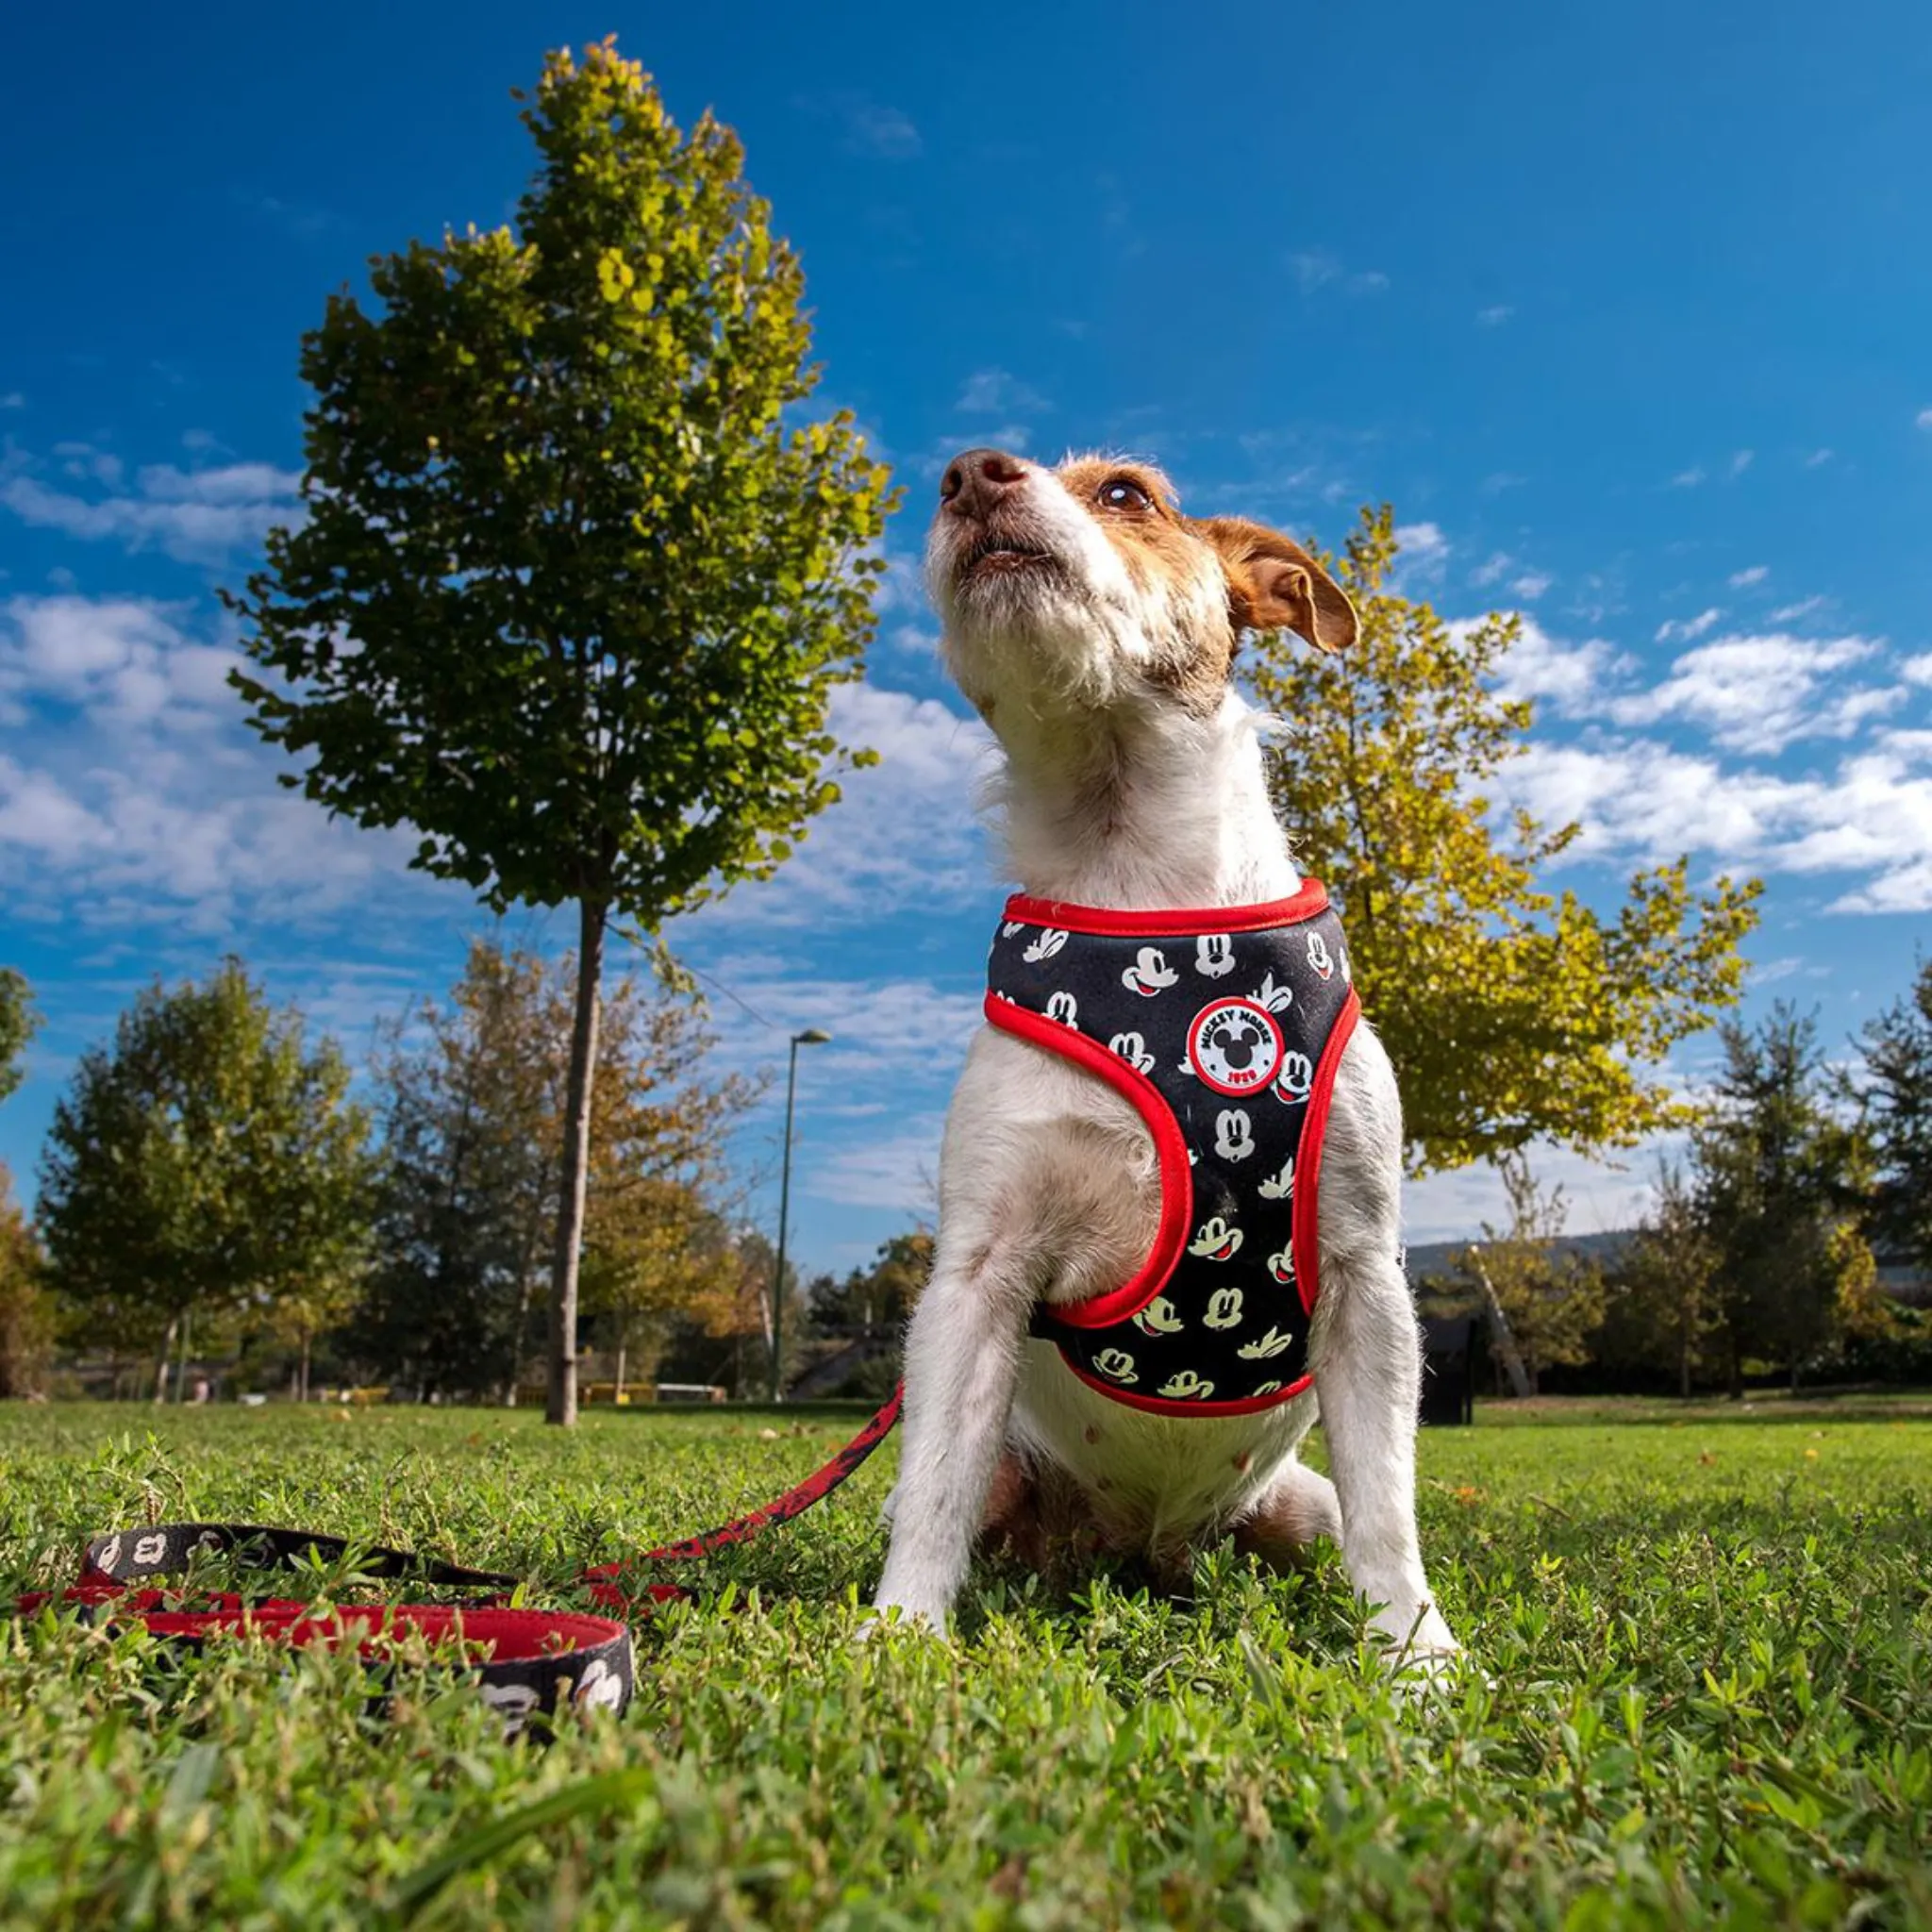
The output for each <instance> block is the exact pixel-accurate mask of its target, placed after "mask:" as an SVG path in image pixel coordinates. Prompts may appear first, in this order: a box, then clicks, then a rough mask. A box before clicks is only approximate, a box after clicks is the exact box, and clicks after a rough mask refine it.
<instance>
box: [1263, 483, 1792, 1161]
mask: <svg viewBox="0 0 1932 1932" xmlns="http://www.w3.org/2000/svg"><path fill="white" fill-rule="evenodd" d="M1396 552H1397V545H1396V541H1395V532H1394V517H1393V513H1392V512H1391V510H1390V509H1389V508H1387V506H1384V507H1383V508H1381V509H1379V510H1373V509H1365V510H1364V511H1363V512H1362V518H1361V525H1360V527H1359V528H1358V529H1357V531H1356V532H1355V534H1354V535H1353V536H1352V537H1350V539H1349V540H1348V543H1347V546H1346V550H1345V554H1344V555H1343V557H1342V558H1341V560H1340V564H1339V575H1340V578H1341V582H1342V584H1343V585H1344V586H1345V587H1346V589H1347V590H1348V592H1349V594H1350V596H1351V597H1352V598H1353V599H1354V601H1355V605H1356V608H1357V614H1358V616H1359V618H1360V629H1359V632H1358V635H1357V640H1356V642H1355V643H1354V645H1353V646H1352V647H1351V648H1350V649H1349V650H1347V651H1345V652H1342V653H1341V654H1340V655H1337V656H1333V657H1329V656H1324V655H1321V654H1318V653H1310V652H1306V651H1300V650H1295V649H1291V648H1290V646H1289V645H1288V644H1287V642H1286V641H1284V640H1283V639H1281V638H1274V639H1263V640H1261V641H1260V644H1259V647H1258V660H1257V667H1256V670H1255V674H1254V682H1255V688H1256V691H1257V695H1258V696H1259V698H1260V700H1261V702H1262V704H1263V705H1265V706H1266V707H1267V708H1268V709H1269V710H1271V711H1274V712H1275V713H1277V714H1279V715H1281V716H1282V717H1285V718H1287V719H1288V720H1290V721H1291V725H1292V736H1291V739H1290V740H1289V741H1288V742H1287V743H1286V744H1285V745H1284V746H1283V747H1282V748H1281V749H1280V750H1279V751H1278V752H1277V753H1276V754H1275V755H1274V758H1273V760H1272V765H1271V774H1270V782H1271V788H1272V791H1273V794H1274V801H1275V804H1276V807H1277V808H1278V809H1279V811H1280V813H1281V817H1282V822H1283V824H1285V825H1286V826H1287V827H1288V830H1289V836H1290V838H1291V841H1292V843H1293V845H1294V849H1295V851H1296V854H1297V855H1298V857H1299V858H1301V860H1302V862H1303V863H1304V864H1305V865H1307V868H1308V870H1309V871H1310V872H1312V873H1313V874H1315V875H1316V876H1318V877H1320V878H1321V879H1323V880H1324V882H1325V883H1326V884H1327V885H1328V887H1329V888H1330V890H1331V891H1333V892H1334V894H1335V897H1336V899H1337V901H1338V902H1339V904H1340V905H1341V909H1342V913H1343V916H1344V917H1345V919H1346V920H1347V923H1348V939H1349V953H1350V958H1351V959H1352V961H1353V963H1354V971H1355V977H1356V982H1357V985H1358V987H1359V988H1360V990H1361V995H1362V1003H1363V1006H1364V1008H1365V1009H1366V1010H1367V1012H1368V1013H1369V1015H1370V1017H1371V1018H1372V1019H1373V1020H1374V1023H1375V1028H1376V1031H1377V1032H1378V1033H1379V1034H1380V1035H1381V1037H1382V1039H1383V1041H1384V1042H1385V1043H1386V1045H1387V1046H1388V1048H1389V1052H1390V1057H1391V1058H1392V1059H1393V1061H1394V1062H1395V1067H1396V1071H1397V1073H1398V1074H1400V1076H1401V1081H1402V1098H1403V1115H1404V1123H1405V1126H1406V1129H1407V1137H1408V1143H1409V1153H1410V1159H1411V1163H1412V1165H1413V1167H1414V1169H1415V1170H1416V1171H1417V1172H1418V1173H1424V1172H1427V1171H1429V1170H1431V1169H1435V1168H1442V1167H1455V1166H1459V1165H1461V1164H1462V1163H1464V1162H1466V1161H1470V1160H1474V1159H1476V1158H1483V1157H1487V1156H1492V1155H1495V1154H1497V1153H1502V1152H1507V1151H1509V1150H1512V1149H1516V1148H1521V1147H1524V1146H1526V1145H1527V1144H1528V1143H1529V1142H1530V1141H1534V1140H1538V1139H1544V1140H1549V1141H1555V1142H1557V1144H1559V1145H1563V1146H1569V1147H1573V1148H1575V1149H1578V1150H1580V1151H1583V1152H1594V1151H1598V1150H1601V1149H1603V1148H1606V1147H1615V1146H1628V1145H1630V1144H1633V1143H1634V1142H1635V1141H1638V1140H1640V1139H1641V1137H1642V1136H1643V1135H1645V1134H1647V1133H1650V1132H1652V1131H1654V1130H1655V1129H1657V1128H1658V1127H1660V1126H1663V1125H1665V1124H1670V1123H1672V1122H1674V1121H1676V1120H1679V1119H1680V1118H1681V1116H1682V1109H1681V1108H1678V1107H1677V1106H1676V1105H1675V1104H1674V1101H1673V1099H1672V1097H1671V1094H1670V1092H1669V1091H1668V1089H1667V1088H1666V1087H1665V1085H1664V1084H1663V1083H1662V1082H1661V1081H1660V1080H1657V1079H1655V1078H1649V1077H1646V1073H1645V1070H1646V1069H1647V1068H1652V1067H1655V1066H1657V1064H1658V1063H1659V1062H1660V1061H1661V1060H1662V1058H1664V1056H1665V1054H1666V1053H1668V1051H1669V1050H1670V1048H1671V1047H1672V1046H1673V1045H1674V1044H1675V1042H1676V1041H1679V1040H1681V1039H1683V1038H1684V1037H1685V1036H1686V1035H1688V1034H1691V1033H1694V1032H1696V1031H1698V1030H1699V1029H1701V1028H1703V1027H1706V1026H1708V1025H1709V1024H1711V1023H1712V1020H1713V1018H1714V1016H1715V1014H1716V1012H1717V1011H1718V1010H1719V1009H1720V1008H1725V1007H1728V1006H1731V1005H1733V1004H1735V1002H1736V1000H1737V998H1738V994H1739V990H1740V985H1741V980H1742V974H1743V962H1742V960H1741V959H1740V957H1739V953H1738V947H1739V944H1740V941H1742V940H1743V938H1744V937H1745V935H1746V934H1747V933H1749V932H1750V931H1751V929H1752V927H1753V926H1754V925H1755V924H1757V912H1756V909H1755V902H1756V900H1757V894H1758V891H1759V885H1758V882H1757V880H1747V881H1744V882H1742V883H1739V882H1737V881H1734V880H1732V879H1729V878H1724V879H1720V880H1719V881H1718V883H1717V885H1716V886H1715V887H1714V888H1713V890H1712V891H1711V892H1710V893H1709V894H1708V895H1707V896H1703V897H1697V896H1694V895H1693V894H1692V893H1691V891H1690V887H1689V884H1688V872H1687V863H1686V861H1685V860H1683V859H1679V860H1678V861H1677V862H1676V863H1675V864H1673V865H1666V866H1659V867H1657V868H1655V869H1653V870H1651V871H1648V872H1642V873H1639V874H1637V875H1636V876H1635V877H1633V878H1632V879H1631V881H1630V884H1629V887H1628V890H1627V893H1626V897H1625V901H1624V906H1623V908H1621V910H1620V911H1619V912H1618V913H1617V915H1616V917H1615V918H1614V919H1613V920H1609V921H1605V920H1603V919H1601V918H1599V917H1598V916H1597V914H1596V913H1594V912H1592V911H1591V909H1590V908H1588V907H1586V906H1585V905H1584V904H1583V903H1582V901H1581V900H1580V899H1578V898H1577V896H1576V895H1575V894H1574V892H1569V891H1565V892H1561V893H1557V892H1553V891H1548V890H1546V889H1545V888H1544V887H1543V886H1542V885H1541V882H1540V881H1541V874H1543V872H1544V871H1545V870H1546V869H1547V867H1548V866H1549V865H1550V864H1551V862H1552V861H1554V860H1555V859H1556V858H1558V856H1559V855H1560V854H1561V853H1562V852H1563V851H1564V850H1565V849H1566V848H1567V847H1568V846H1569V845H1570V844H1571V843H1572V841H1574V839H1575V837H1576V835H1577V832H1578V830H1579V827H1578V826H1576V825H1574V824H1571V825H1565V826H1562V827H1559V828H1557V829H1556V830H1549V829H1547V828H1545V827H1543V826H1541V825H1540V824H1537V823H1536V822H1535V821H1534V820H1533V819H1531V818H1529V817H1528V816H1527V815H1526V814H1523V813H1518V814H1517V815H1516V816H1515V818H1514V820H1513V822H1512V824H1511V826H1510V829H1509V832H1508V834H1507V836H1503V835H1501V834H1499V833H1498V832H1497V831H1496V830H1495V829H1494V828H1493V826H1492V824H1491V800H1490V798H1489V796H1488V794H1487V791H1486V790H1485V788H1486V787H1487V786H1489V785H1490V784H1491V781H1492V780H1493V779H1494V778H1495V777H1496V775H1497V774H1498V773H1499V772H1500V771H1501V770H1502V769H1503V768H1504V767H1505V766H1506V765H1507V762H1508V761H1509V760H1510V759H1511V758H1515V757H1518V756H1519V755H1520V754H1521V752H1522V751H1523V749H1524V734H1525V733H1527V731H1528V730H1529V728H1530V725H1531V723H1532V719H1533V715H1534V714H1533V708H1532V707H1531V706H1530V704H1529V703H1528V702H1527V701H1525V700H1519V699H1511V698H1505V697H1503V696H1501V695H1499V694H1498V692H1497V691H1496V689H1495V685H1494V680H1495V677H1496V675H1497V673H1498V671H1499V669H1500V667H1501V664H1502V661H1503V659H1504V658H1505V656H1506V655H1507V652H1508V650H1509V648H1510V646H1511V645H1512V644H1513V643H1514V642H1515V641H1516V638H1517V636H1518V633H1519V629H1520V625H1519V621H1518V620H1517V619H1515V618H1513V617H1502V616H1492V617H1491V618H1489V619H1488V620H1486V621H1485V622H1484V623H1482V624H1480V625H1475V626H1474V628H1472V629H1469V630H1467V631H1464V632H1460V633H1458V632H1455V631H1452V630H1451V628H1450V627H1449V626H1448V625H1446V624H1444V623H1443V621H1442V620H1441V618H1440V617H1438V616H1437V615H1436V613H1435V612H1434V611H1433V610H1432V609H1430V608H1429V607H1428V605H1426V604H1424V603H1420V602H1417V601H1415V600H1414V599H1411V598H1408V597H1404V596H1401V595H1398V594H1397V593H1396V592H1395V591H1391V590H1390V589H1388V588H1386V582H1387V578H1388V575H1389V573H1390V570H1391V566H1392V565H1393V563H1394V561H1395V557H1396Z"/></svg>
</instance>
